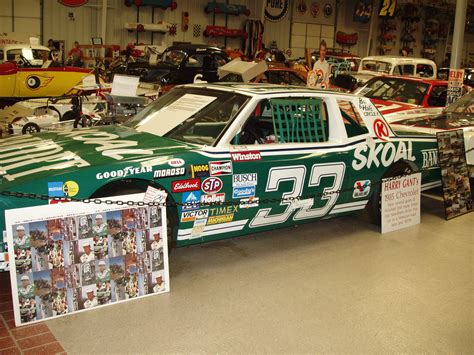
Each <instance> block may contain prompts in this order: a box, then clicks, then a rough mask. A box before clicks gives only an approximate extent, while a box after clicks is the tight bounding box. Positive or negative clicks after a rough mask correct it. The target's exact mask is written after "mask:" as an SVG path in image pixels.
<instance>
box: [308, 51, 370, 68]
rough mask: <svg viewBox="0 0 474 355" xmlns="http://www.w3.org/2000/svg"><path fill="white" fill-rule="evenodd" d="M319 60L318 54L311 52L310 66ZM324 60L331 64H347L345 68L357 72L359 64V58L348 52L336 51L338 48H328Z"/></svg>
mask: <svg viewBox="0 0 474 355" xmlns="http://www.w3.org/2000/svg"><path fill="white" fill-rule="evenodd" d="M318 58H319V52H318V51H314V52H311V60H312V64H313V65H314V62H315V61H316V60H317V59H318ZM326 60H327V61H328V62H329V63H331V64H341V63H343V64H347V67H348V68H350V70H351V71H353V72H357V70H358V69H359V64H360V60H361V58H360V57H359V56H358V55H355V54H352V53H350V52H349V51H346V50H343V49H338V48H328V49H327V51H326Z"/></svg>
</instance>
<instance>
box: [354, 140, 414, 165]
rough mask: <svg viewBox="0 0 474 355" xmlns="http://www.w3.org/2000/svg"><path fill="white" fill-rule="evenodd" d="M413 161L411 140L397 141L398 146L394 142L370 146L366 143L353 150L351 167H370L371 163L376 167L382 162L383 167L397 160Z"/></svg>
mask: <svg viewBox="0 0 474 355" xmlns="http://www.w3.org/2000/svg"><path fill="white" fill-rule="evenodd" d="M401 159H404V160H411V161H415V160H416V158H415V157H414V156H413V150H412V142H410V141H409V142H406V143H405V142H403V141H401V142H399V143H398V146H397V145H396V144H395V143H392V142H387V143H379V144H376V145H374V146H371V147H370V148H369V147H368V146H367V145H364V146H359V147H357V148H356V150H355V151H354V160H353V161H352V168H353V169H354V170H361V169H363V168H364V167H367V168H369V169H370V167H371V166H372V165H375V166H376V167H377V168H378V167H379V166H380V164H382V165H383V166H385V167H388V166H390V165H391V164H392V163H394V162H396V161H398V160H401Z"/></svg>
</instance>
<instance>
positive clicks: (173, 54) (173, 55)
mask: <svg viewBox="0 0 474 355" xmlns="http://www.w3.org/2000/svg"><path fill="white" fill-rule="evenodd" d="M228 61H230V59H229V57H228V56H227V54H226V53H225V52H224V51H223V50H222V49H220V48H217V47H212V46H208V45H204V44H180V45H175V46H171V47H168V48H167V49H166V50H165V51H164V52H163V54H162V56H161V58H160V60H159V61H158V63H157V64H156V65H150V64H149V63H147V62H135V63H128V65H127V68H126V69H125V73H126V74H129V75H135V76H139V77H140V81H142V82H147V83H156V84H160V85H161V87H162V91H166V89H167V88H169V87H170V86H174V85H178V84H188V83H192V82H193V81H194V78H195V76H196V75H197V74H202V80H205V81H208V82H214V81H217V80H218V76H217V68H218V67H220V66H221V65H224V64H225V63H227V62H228Z"/></svg>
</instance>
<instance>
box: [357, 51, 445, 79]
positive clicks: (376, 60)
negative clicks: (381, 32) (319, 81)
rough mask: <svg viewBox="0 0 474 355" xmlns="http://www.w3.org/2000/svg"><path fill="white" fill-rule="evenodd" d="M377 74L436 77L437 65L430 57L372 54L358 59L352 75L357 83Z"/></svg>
mask: <svg viewBox="0 0 474 355" xmlns="http://www.w3.org/2000/svg"><path fill="white" fill-rule="evenodd" d="M378 75H400V76H410V77H416V78H426V79H436V78H437V66H436V63H435V62H433V61H432V60H430V59H425V58H412V57H399V56H393V57H391V56H372V57H365V58H363V59H362V60H361V61H360V65H359V69H358V70H357V73H356V74H354V77H355V78H356V79H357V81H358V82H359V85H362V84H364V83H365V82H367V81H368V80H369V79H371V78H373V77H374V76H378Z"/></svg>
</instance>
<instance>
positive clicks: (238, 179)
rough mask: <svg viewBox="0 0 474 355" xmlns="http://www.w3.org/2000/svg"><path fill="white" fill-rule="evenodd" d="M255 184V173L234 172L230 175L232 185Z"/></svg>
mask: <svg viewBox="0 0 474 355" xmlns="http://www.w3.org/2000/svg"><path fill="white" fill-rule="evenodd" d="M255 185H257V173H248V174H235V175H233V176H232V186H233V187H239V186H255Z"/></svg>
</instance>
